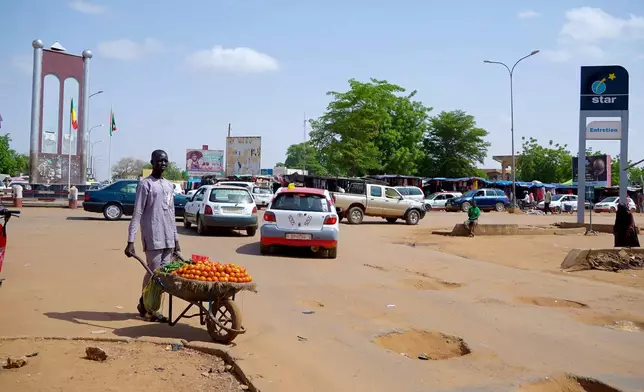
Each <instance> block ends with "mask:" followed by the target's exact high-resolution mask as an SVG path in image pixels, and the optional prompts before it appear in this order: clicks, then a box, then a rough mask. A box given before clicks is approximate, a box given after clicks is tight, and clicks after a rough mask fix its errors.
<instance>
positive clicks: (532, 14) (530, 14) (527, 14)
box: [519, 10, 541, 19]
mask: <svg viewBox="0 0 644 392" xmlns="http://www.w3.org/2000/svg"><path fill="white" fill-rule="evenodd" d="M539 16H541V14H540V13H538V12H536V11H533V10H528V11H522V12H519V19H533V18H538V17H539Z"/></svg>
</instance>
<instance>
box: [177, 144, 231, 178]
mask: <svg viewBox="0 0 644 392" xmlns="http://www.w3.org/2000/svg"><path fill="white" fill-rule="evenodd" d="M186 171H187V172H188V176H190V177H199V176H208V175H211V176H223V175H224V152H223V151H222V150H201V149H196V148H190V149H187V150H186Z"/></svg>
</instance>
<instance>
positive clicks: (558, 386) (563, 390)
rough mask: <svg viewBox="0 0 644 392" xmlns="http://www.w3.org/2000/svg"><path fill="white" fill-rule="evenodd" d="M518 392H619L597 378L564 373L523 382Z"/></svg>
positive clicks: (619, 391)
mask: <svg viewBox="0 0 644 392" xmlns="http://www.w3.org/2000/svg"><path fill="white" fill-rule="evenodd" d="M519 392H621V390H619V389H616V388H613V387H611V386H610V385H607V384H604V383H603V382H601V381H599V380H595V379H594V378H588V377H580V376H576V375H574V374H564V375H561V376H555V377H546V378H544V379H542V380H539V381H535V382H532V383H529V384H524V385H522V386H521V387H520V388H519Z"/></svg>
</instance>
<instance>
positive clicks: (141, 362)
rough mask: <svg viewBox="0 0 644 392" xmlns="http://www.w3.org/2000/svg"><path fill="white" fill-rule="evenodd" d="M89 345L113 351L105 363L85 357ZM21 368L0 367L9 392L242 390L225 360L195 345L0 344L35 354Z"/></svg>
mask: <svg viewBox="0 0 644 392" xmlns="http://www.w3.org/2000/svg"><path fill="white" fill-rule="evenodd" d="M87 347H99V348H101V349H103V350H104V351H105V352H106V353H107V354H108V359H107V360H105V361H104V362H97V361H90V360H88V359H86V358H85V349H86V348H87ZM33 354H36V356H34V357H30V358H27V361H28V362H27V365H25V367H23V368H20V369H11V370H0V381H1V382H2V384H0V385H1V386H6V387H8V388H7V389H3V390H6V391H21V392H41V391H86V392H99V391H101V392H102V391H106V392H107V391H109V392H156V391H172V392H183V391H218V392H219V391H222V392H234V391H239V390H240V388H239V385H240V384H239V382H238V381H237V380H236V379H235V377H234V376H233V375H232V374H231V373H230V372H228V371H226V368H225V365H224V363H223V361H222V360H221V359H219V358H216V357H213V356H211V355H206V354H202V353H200V352H197V351H192V350H189V349H181V350H179V351H172V350H166V348H165V346H163V345H156V344H150V343H109V342H87V341H60V340H56V341H54V340H13V341H3V342H2V344H0V358H5V357H7V356H9V357H14V358H15V357H20V356H23V355H33Z"/></svg>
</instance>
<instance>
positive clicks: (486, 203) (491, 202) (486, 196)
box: [445, 188, 510, 212]
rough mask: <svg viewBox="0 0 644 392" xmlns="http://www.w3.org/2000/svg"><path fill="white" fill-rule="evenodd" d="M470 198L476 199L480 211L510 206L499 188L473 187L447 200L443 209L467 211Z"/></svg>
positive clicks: (500, 209) (498, 209)
mask: <svg viewBox="0 0 644 392" xmlns="http://www.w3.org/2000/svg"><path fill="white" fill-rule="evenodd" d="M472 200H476V205H477V206H478V207H479V208H480V209H481V210H482V211H492V210H496V211H499V212H502V211H505V209H506V208H507V207H508V206H510V199H509V198H508V197H507V196H506V195H505V193H504V192H503V191H502V190H500V189H491V188H486V189H473V190H471V191H469V192H467V193H465V194H464V195H463V196H459V197H454V198H452V199H449V200H447V202H446V203H445V209H446V210H447V211H467V210H468V209H469V208H470V205H471V203H472Z"/></svg>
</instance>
